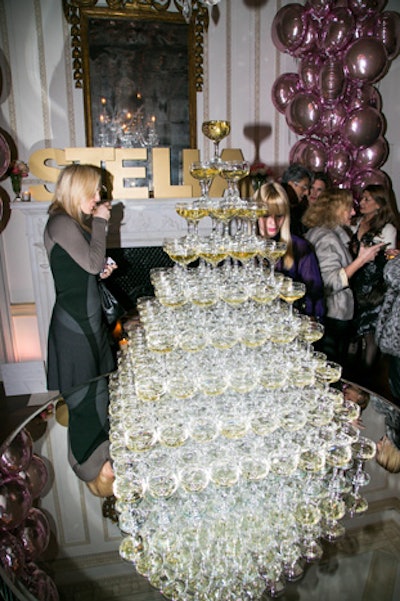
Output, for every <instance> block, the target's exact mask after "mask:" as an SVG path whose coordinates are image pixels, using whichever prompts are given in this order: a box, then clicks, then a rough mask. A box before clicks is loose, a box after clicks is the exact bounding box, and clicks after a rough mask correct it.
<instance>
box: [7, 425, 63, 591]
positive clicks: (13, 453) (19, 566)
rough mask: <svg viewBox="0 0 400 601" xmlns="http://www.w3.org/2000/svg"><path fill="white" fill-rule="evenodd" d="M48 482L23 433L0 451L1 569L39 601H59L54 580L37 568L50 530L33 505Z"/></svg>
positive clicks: (22, 431) (45, 471) (45, 472)
mask: <svg viewBox="0 0 400 601" xmlns="http://www.w3.org/2000/svg"><path fill="white" fill-rule="evenodd" d="M47 481H48V472H47V468H46V464H45V463H44V461H43V459H41V458H40V457H39V456H38V455H35V454H34V453H33V447H32V438H31V436H30V434H29V432H28V431H27V430H25V429H23V430H21V431H20V432H19V433H18V434H17V435H16V436H15V437H14V438H13V440H12V441H11V442H10V443H9V444H6V445H5V446H3V447H2V448H1V449H0V566H1V567H2V569H3V571H4V573H5V574H6V576H7V577H8V579H9V580H10V581H11V582H12V583H15V584H16V585H18V584H19V583H22V584H23V586H24V587H25V588H26V589H27V590H28V591H29V592H30V593H31V594H32V595H33V596H34V598H36V599H38V600H39V601H58V599H59V597H58V592H57V589H56V586H55V584H54V582H53V580H52V579H51V578H50V576H48V574H47V573H46V572H45V571H44V570H42V569H40V568H39V567H38V566H37V565H36V561H37V560H38V559H40V557H41V555H42V554H43V552H44V551H45V550H46V548H47V546H48V544H49V538H50V526H49V522H48V519H47V517H46V515H45V514H44V513H43V511H41V510H40V509H39V508H37V507H35V503H36V502H37V500H38V499H39V496H40V494H41V492H42V491H43V489H44V487H45V485H46V483H47Z"/></svg>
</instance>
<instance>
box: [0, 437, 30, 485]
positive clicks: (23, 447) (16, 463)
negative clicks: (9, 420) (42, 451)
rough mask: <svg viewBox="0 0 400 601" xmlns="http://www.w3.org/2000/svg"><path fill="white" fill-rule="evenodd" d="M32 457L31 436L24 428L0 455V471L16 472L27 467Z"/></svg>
mask: <svg viewBox="0 0 400 601" xmlns="http://www.w3.org/2000/svg"><path fill="white" fill-rule="evenodd" d="M31 459H32V438H31V435H30V434H29V432H28V431H27V430H25V428H24V429H23V430H21V431H20V432H18V434H17V435H16V436H15V437H14V438H13V440H12V441H11V442H10V444H9V445H8V446H7V447H6V448H5V449H3V452H2V454H1V456H0V468H1V471H2V472H4V473H6V474H7V473H8V474H17V473H18V472H20V471H21V470H24V469H25V468H27V467H28V465H29V463H30V461H31Z"/></svg>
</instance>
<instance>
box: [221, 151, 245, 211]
mask: <svg viewBox="0 0 400 601" xmlns="http://www.w3.org/2000/svg"><path fill="white" fill-rule="evenodd" d="M249 173H250V163H249V162H248V161H224V162H223V163H222V164H221V168H220V174H221V177H223V178H224V179H225V180H226V181H227V183H228V191H227V194H226V196H227V198H229V199H231V200H234V201H239V200H240V192H239V182H240V180H241V179H243V178H244V177H246V176H247V175H249Z"/></svg>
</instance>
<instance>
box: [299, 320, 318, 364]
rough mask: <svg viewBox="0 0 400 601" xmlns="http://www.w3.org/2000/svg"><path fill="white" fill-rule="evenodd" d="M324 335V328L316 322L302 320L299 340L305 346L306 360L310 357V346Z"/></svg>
mask: <svg viewBox="0 0 400 601" xmlns="http://www.w3.org/2000/svg"><path fill="white" fill-rule="evenodd" d="M323 335H324V326H323V325H322V323H319V322H318V321H313V320H311V319H307V320H302V324H301V326H300V332H299V338H300V340H303V341H304V342H305V343H306V345H307V351H306V352H307V358H309V357H310V355H311V345H312V344H313V343H314V342H317V341H318V340H320V339H321V338H322V336H323Z"/></svg>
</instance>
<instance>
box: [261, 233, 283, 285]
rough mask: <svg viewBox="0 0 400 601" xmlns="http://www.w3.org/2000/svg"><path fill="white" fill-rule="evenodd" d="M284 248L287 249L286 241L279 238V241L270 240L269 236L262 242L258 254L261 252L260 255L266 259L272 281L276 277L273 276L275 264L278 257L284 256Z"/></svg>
mask: <svg viewBox="0 0 400 601" xmlns="http://www.w3.org/2000/svg"><path fill="white" fill-rule="evenodd" d="M286 250H287V244H286V242H283V241H281V240H279V241H276V240H271V239H270V238H266V239H265V243H264V244H263V246H262V249H261V252H260V253H259V254H261V256H262V257H263V258H264V259H267V261H268V263H269V268H270V277H271V280H272V281H274V280H275V279H276V278H275V265H276V264H277V262H278V261H279V259H280V258H281V257H283V256H284V254H285V253H286Z"/></svg>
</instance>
